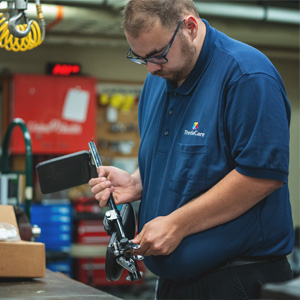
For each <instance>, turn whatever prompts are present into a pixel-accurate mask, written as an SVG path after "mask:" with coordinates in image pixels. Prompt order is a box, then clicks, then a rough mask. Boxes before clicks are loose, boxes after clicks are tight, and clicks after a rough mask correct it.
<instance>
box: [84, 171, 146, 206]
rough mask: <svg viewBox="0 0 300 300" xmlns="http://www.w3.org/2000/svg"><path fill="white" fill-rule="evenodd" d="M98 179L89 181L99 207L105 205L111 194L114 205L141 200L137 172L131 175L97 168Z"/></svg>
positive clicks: (139, 180) (139, 181)
mask: <svg viewBox="0 0 300 300" xmlns="http://www.w3.org/2000/svg"><path fill="white" fill-rule="evenodd" d="M97 172H98V178H92V179H90V181H89V185H90V187H91V191H92V193H93V194H94V195H95V199H96V200H98V201H99V204H100V206H101V207H104V206H106V205H107V201H108V199H109V196H110V194H111V193H113V197H114V200H115V203H116V205H119V204H122V203H125V202H132V201H135V200H139V199H141V194H142V190H141V189H142V188H141V179H140V176H139V171H138V170H136V171H135V172H134V173H133V174H132V175H130V174H129V173H128V172H126V171H123V170H121V169H118V168H115V167H103V166H102V167H99V168H98V169H97Z"/></svg>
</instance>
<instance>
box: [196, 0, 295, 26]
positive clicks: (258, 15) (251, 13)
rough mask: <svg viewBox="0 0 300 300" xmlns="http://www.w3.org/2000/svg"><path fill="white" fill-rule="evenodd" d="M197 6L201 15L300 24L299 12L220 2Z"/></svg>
mask: <svg viewBox="0 0 300 300" xmlns="http://www.w3.org/2000/svg"><path fill="white" fill-rule="evenodd" d="M195 6H196V8H197V10H198V12H199V13H200V15H202V14H203V15H210V16H215V17H224V18H234V19H247V20H253V21H266V22H275V23H286V24H295V25H299V24H300V12H299V10H293V9H286V8H275V7H269V6H257V5H255V6H253V5H244V4H230V3H226V4H225V3H220V2H214V3H204V2H195Z"/></svg>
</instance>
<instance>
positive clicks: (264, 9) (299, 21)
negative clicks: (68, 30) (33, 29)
mask: <svg viewBox="0 0 300 300" xmlns="http://www.w3.org/2000/svg"><path fill="white" fill-rule="evenodd" d="M62 2H63V3H64V4H67V5H69V6H65V9H66V10H68V9H69V8H70V9H71V8H73V9H77V10H78V16H80V15H81V12H84V10H90V11H91V12H97V10H95V9H93V8H82V7H77V8H76V5H80V4H81V5H83V4H84V5H85V6H91V7H92V6H93V7H109V8H112V9H117V10H119V9H122V8H124V6H125V5H126V3H127V2H128V0H64V1H62ZM47 3H51V1H47ZM72 6H73V7H72ZM195 6H196V8H197V10H198V12H199V14H200V16H202V15H209V16H214V17H223V18H233V19H246V20H253V21H266V22H274V23H286V24H292V25H293V24H294V25H300V12H299V10H296V9H288V8H277V7H271V6H259V5H246V4H232V3H224V2H209V3H208V2H198V1H195ZM56 7H57V6H56V5H51V4H43V10H44V15H45V17H46V18H47V12H49V13H48V14H50V15H52V14H53V12H54V10H56ZM30 11H31V9H30V4H29V9H28V14H29V13H30ZM52 19H53V20H54V19H55V17H54V18H52Z"/></svg>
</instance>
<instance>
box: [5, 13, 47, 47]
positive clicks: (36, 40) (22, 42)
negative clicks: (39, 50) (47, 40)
mask: <svg viewBox="0 0 300 300" xmlns="http://www.w3.org/2000/svg"><path fill="white" fill-rule="evenodd" d="M2 16H3V14H2V13H0V47H1V48H5V49H6V50H7V51H11V50H12V51H15V52H18V51H26V50H30V49H33V48H35V47H37V46H38V45H40V44H41V43H42V41H43V40H42V36H41V29H40V26H39V24H38V23H37V22H36V21H34V20H33V22H32V24H31V30H30V32H29V33H28V35H27V36H25V37H23V38H18V37H14V36H13V35H12V34H11V33H10V32H9V30H8V27H7V24H8V21H7V20H6V19H5V17H2ZM16 27H17V29H18V30H20V31H23V30H25V29H26V28H27V24H23V25H17V26H16Z"/></svg>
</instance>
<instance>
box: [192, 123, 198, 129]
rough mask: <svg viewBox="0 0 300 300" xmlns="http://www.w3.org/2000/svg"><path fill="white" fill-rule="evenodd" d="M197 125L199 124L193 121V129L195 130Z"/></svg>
mask: <svg viewBox="0 0 300 300" xmlns="http://www.w3.org/2000/svg"><path fill="white" fill-rule="evenodd" d="M198 126H199V122H194V125H193V128H192V129H193V130H197V129H198Z"/></svg>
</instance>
